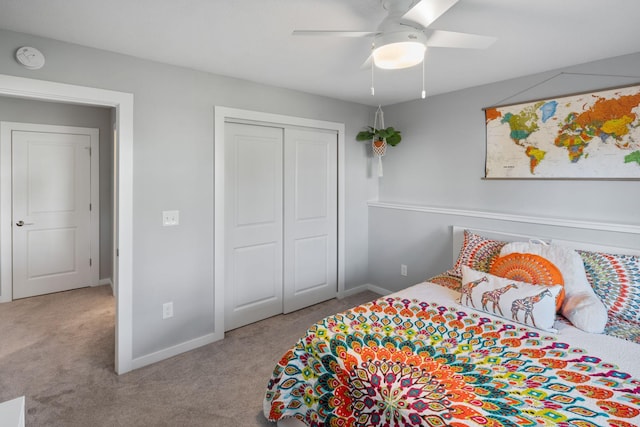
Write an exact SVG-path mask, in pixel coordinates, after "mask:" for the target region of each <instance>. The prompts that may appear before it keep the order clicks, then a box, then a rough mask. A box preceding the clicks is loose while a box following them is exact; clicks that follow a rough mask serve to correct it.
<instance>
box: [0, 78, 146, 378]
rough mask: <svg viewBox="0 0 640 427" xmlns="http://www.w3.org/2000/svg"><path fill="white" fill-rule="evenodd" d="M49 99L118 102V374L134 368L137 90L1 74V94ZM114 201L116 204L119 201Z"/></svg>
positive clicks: (1, 251)
mask: <svg viewBox="0 0 640 427" xmlns="http://www.w3.org/2000/svg"><path fill="white" fill-rule="evenodd" d="M2 95H4V96H11V97H18V98H25V99H34V100H47V101H54V102H61V103H71V104H76V105H95V106H104V107H113V108H114V111H115V114H114V116H115V117H114V121H115V127H116V129H117V131H116V141H114V152H115V156H114V181H115V186H114V193H115V196H114V199H115V201H116V202H117V209H116V210H115V211H114V221H115V222H116V224H117V227H116V229H115V231H114V235H115V240H116V241H117V244H116V245H114V247H113V254H112V255H113V260H114V269H113V271H114V276H113V278H112V280H113V285H114V289H115V291H116V319H115V323H116V333H115V336H116V342H115V370H116V372H117V373H118V374H123V373H126V372H129V371H131V370H132V369H133V368H134V366H133V354H132V350H133V343H132V335H133V325H132V306H133V303H132V247H133V245H132V237H133V229H132V226H133V224H132V223H133V180H132V177H133V95H132V94H130V93H124V92H116V91H111V90H104V89H97V88H90V87H85V86H76V85H69V84H62V83H55V82H48V81H43V80H34V79H27V78H22V77H15V76H8V75H2V74H0V96H2ZM10 157H11V156H10V155H8V153H5V152H0V170H1V171H2V174H0V198H3V197H4V195H5V194H10V192H11V179H10V176H7V175H6V174H5V173H4V171H5V170H7V168H6V167H3V166H6V164H5V162H7V161H8V159H10ZM10 205H11V203H10V201H7V200H0V236H7V235H10V234H11V209H10ZM114 206H115V204H114ZM11 249H12V248H11V242H10V239H1V242H0V270H1V272H0V288H1V287H2V285H3V284H4V283H5V282H8V281H10V279H11V278H10V277H9V276H8V274H9V271H10V269H9V267H8V265H7V257H6V255H7V254H8V253H11Z"/></svg>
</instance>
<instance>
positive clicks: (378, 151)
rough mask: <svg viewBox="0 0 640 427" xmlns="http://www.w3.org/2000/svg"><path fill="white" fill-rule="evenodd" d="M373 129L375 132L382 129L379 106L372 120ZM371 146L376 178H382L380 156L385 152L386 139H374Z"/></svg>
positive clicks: (382, 118)
mask: <svg viewBox="0 0 640 427" xmlns="http://www.w3.org/2000/svg"><path fill="white" fill-rule="evenodd" d="M373 128H374V129H376V130H377V129H384V113H383V112H382V106H380V105H378V109H377V110H376V115H375V118H374V119H373ZM371 146H372V147H373V154H374V155H375V156H376V157H378V177H382V175H383V172H382V156H384V155H385V154H386V152H387V139H386V138H382V139H381V140H376V138H375V137H374V138H373V141H371Z"/></svg>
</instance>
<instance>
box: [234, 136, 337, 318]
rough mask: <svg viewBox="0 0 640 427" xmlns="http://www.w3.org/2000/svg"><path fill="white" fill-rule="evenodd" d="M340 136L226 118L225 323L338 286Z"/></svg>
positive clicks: (308, 301) (294, 305)
mask: <svg viewBox="0 0 640 427" xmlns="http://www.w3.org/2000/svg"><path fill="white" fill-rule="evenodd" d="M337 236H338V221H337V135H336V133H335V132H327V131H322V130H315V129H309V130H307V129H298V128H295V129H290V128H287V129H282V128H278V127H270V126H263V125H252V124H238V123H226V124H225V242H226V252H225V329H226V330H230V329H234V328H237V327H240V326H243V325H246V324H249V323H253V322H256V321H258V320H262V319H265V318H267V317H271V316H274V315H277V314H281V313H283V312H284V313H288V312H291V311H294V310H297V309H300V308H303V307H307V306H309V305H312V304H316V303H318V302H322V301H325V300H327V299H330V298H333V297H335V296H336V293H337Z"/></svg>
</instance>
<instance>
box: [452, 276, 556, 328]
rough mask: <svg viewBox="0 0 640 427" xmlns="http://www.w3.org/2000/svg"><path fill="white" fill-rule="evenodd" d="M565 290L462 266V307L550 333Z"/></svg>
mask: <svg viewBox="0 0 640 427" xmlns="http://www.w3.org/2000/svg"><path fill="white" fill-rule="evenodd" d="M561 290H562V286H559V285H556V286H542V285H532V284H531V283H526V282H519V281H517V280H510V279H505V278H502V277H498V276H494V275H493V274H489V273H484V272H481V271H477V270H473V269H471V268H469V267H467V266H466V265H463V266H462V288H461V290H460V292H461V294H460V301H459V302H460V304H462V305H465V306H467V307H471V308H474V309H476V310H480V311H484V312H486V313H489V314H492V315H494V316H499V317H502V318H505V319H507V320H510V321H513V322H518V323H522V324H524V325H527V326H533V327H534V328H537V329H541V330H543V331H548V332H558V331H557V330H556V329H554V328H553V323H554V322H555V320H556V298H557V297H558V294H559V293H560V291H561Z"/></svg>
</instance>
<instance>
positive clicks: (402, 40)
mask: <svg viewBox="0 0 640 427" xmlns="http://www.w3.org/2000/svg"><path fill="white" fill-rule="evenodd" d="M457 2H458V0H381V3H382V7H383V8H384V9H385V10H387V17H386V18H384V20H383V21H382V22H381V23H380V25H378V28H377V29H376V30H375V31H331V30H296V31H294V32H293V35H294V36H340V37H372V38H373V43H372V52H371V56H370V58H369V59H368V60H367V61H366V62H365V64H369V61H370V60H371V59H373V64H375V66H376V67H378V68H383V69H401V68H408V67H413V66H414V65H418V64H420V63H421V62H422V61H423V60H424V55H425V52H426V49H427V47H428V46H429V47H450V48H467V49H486V48H488V47H489V46H491V44H493V42H495V41H496V38H495V37H489V36H481V35H476V34H467V33H458V32H454V31H442V30H431V29H429V28H428V27H429V25H431V24H432V23H433V22H434V21H435V20H436V19H438V18H439V17H440V16H441V15H443V14H444V13H445V12H446V11H447V10H449V9H450V8H451V7H452V6H453V5H454V4H456V3H457Z"/></svg>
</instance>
